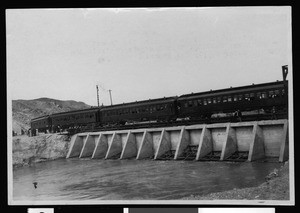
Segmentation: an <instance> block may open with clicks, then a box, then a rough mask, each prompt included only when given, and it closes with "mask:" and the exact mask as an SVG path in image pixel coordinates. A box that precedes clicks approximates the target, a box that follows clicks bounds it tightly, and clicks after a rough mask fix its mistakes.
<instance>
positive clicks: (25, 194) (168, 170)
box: [13, 158, 281, 201]
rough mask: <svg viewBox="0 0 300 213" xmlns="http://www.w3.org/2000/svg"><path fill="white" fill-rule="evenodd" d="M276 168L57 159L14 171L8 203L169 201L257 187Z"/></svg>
mask: <svg viewBox="0 0 300 213" xmlns="http://www.w3.org/2000/svg"><path fill="white" fill-rule="evenodd" d="M280 166H281V164H280V163H270V162H269V163H262V162H252V163H249V162H240V163H233V162H200V161H154V160H91V159H77V158H73V159H59V160H54V161H48V162H42V163H37V164H34V165H32V166H30V167H22V168H15V169H14V170H13V200H15V201H18V200H20V201H21V200H26V201H35V200H36V201H37V200H39V201H52V200H53V201H62V200H94V199H96V200H97V199H98V200H141V199H145V200H175V199H180V198H182V197H186V196H189V195H192V194H193V195H205V194H208V193H212V192H219V191H225V190H231V189H234V188H243V187H251V186H257V185H259V184H261V183H262V182H264V180H265V179H264V178H265V176H266V175H268V174H269V173H270V172H272V171H273V170H274V169H275V168H279V167H280ZM33 182H37V188H34V185H33Z"/></svg>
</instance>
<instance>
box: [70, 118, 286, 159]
mask: <svg viewBox="0 0 300 213" xmlns="http://www.w3.org/2000/svg"><path fill="white" fill-rule="evenodd" d="M288 148H289V141H288V120H287V119H281V120H266V121H251V122H239V123H217V124H199V125H190V126H176V127H166V128H149V129H134V130H114V131H102V132H87V133H78V134H76V135H73V136H72V138H71V144H70V149H69V152H68V154H67V157H66V158H74V157H77V158H78V157H79V158H91V159H137V160H139V159H154V160H197V161H201V160H217V161H225V160H229V161H255V160H259V159H264V158H276V159H278V162H284V161H286V160H288V158H289V156H288Z"/></svg>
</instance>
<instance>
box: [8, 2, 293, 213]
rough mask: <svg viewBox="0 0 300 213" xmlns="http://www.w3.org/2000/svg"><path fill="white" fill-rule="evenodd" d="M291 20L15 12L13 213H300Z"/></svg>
mask: <svg viewBox="0 0 300 213" xmlns="http://www.w3.org/2000/svg"><path fill="white" fill-rule="evenodd" d="M291 9H292V8H291V6H244V7H173V8H172V7H170V8H168V7H153V8H151V7H149V8H147V7H145V8H51V9H50V8H44V9H43V8H39V9H37V8H32V9H30V8H27V9H7V10H6V63H7V70H6V75H7V79H6V83H7V135H8V137H7V156H8V159H7V167H8V177H7V178H8V180H7V182H8V194H7V198H8V204H9V205H31V206H34V205H74V204H76V205H77V204H84V205H94V204H100V205H119V204H126V205H127V204H145V205H160V204H167V205H174V204H175V205H178V204H179V205H201V204H209V205H211V204H212V205H219V204H225V205H226V204H233V205H294V204H295V188H294V130H293V128H294V124H293V118H294V115H293V61H292V27H291V24H292V16H291ZM211 210H213V209H211ZM271 210H273V212H274V209H271ZM208 211H209V210H208ZM129 212H130V211H129ZM273 212H272V211H271V212H270V213H273ZM199 213H209V212H207V211H204V210H203V211H200V210H199ZM214 213H216V212H215V211H214ZM245 213H248V212H245Z"/></svg>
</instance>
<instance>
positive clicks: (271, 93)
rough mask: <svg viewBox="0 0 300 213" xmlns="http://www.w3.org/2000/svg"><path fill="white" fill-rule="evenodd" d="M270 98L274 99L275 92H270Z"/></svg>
mask: <svg viewBox="0 0 300 213" xmlns="http://www.w3.org/2000/svg"><path fill="white" fill-rule="evenodd" d="M269 98H274V91H272V90H271V91H269Z"/></svg>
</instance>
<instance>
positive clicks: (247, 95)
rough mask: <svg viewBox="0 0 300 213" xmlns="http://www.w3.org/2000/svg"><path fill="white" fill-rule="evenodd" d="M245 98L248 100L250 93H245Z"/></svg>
mask: <svg viewBox="0 0 300 213" xmlns="http://www.w3.org/2000/svg"><path fill="white" fill-rule="evenodd" d="M245 100H248V101H249V100H250V95H249V94H248V93H247V94H245Z"/></svg>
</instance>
